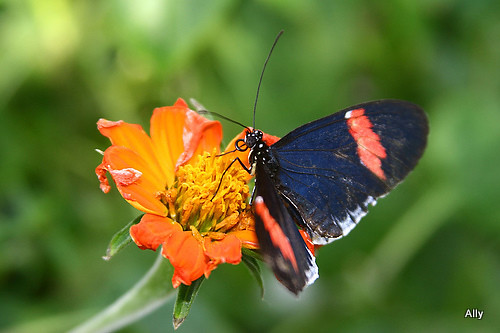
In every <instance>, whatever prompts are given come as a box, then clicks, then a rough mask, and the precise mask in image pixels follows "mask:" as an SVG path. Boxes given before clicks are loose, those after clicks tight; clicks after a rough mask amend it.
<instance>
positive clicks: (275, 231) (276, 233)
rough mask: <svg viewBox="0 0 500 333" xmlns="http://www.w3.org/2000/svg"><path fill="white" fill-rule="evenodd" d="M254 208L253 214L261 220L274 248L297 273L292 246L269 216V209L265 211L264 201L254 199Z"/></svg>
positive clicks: (259, 198)
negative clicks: (257, 215) (288, 261)
mask: <svg viewBox="0 0 500 333" xmlns="http://www.w3.org/2000/svg"><path fill="white" fill-rule="evenodd" d="M254 206H255V212H256V213H257V214H259V216H260V218H261V219H262V222H263V223H264V227H265V228H266V230H267V232H269V236H270V237H271V241H272V242H273V244H274V246H276V247H277V248H278V249H279V250H280V251H281V254H282V255H283V257H284V258H286V259H288V260H290V262H291V263H292V266H293V268H294V269H295V271H296V272H298V271H299V267H298V265H297V260H296V259H295V254H294V253H293V249H292V244H290V240H289V239H288V237H287V236H286V235H285V234H284V233H283V230H281V227H280V226H279V224H278V222H276V220H275V219H274V218H273V217H272V216H271V213H269V209H267V206H266V204H265V203H264V200H262V197H257V198H256V199H255V202H254Z"/></svg>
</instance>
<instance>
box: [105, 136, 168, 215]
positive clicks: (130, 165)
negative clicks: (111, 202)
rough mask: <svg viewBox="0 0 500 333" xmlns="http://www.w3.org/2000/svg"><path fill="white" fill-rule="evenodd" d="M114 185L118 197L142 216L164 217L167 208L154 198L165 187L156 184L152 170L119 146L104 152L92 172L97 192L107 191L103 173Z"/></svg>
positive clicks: (158, 183)
mask: <svg viewBox="0 0 500 333" xmlns="http://www.w3.org/2000/svg"><path fill="white" fill-rule="evenodd" d="M103 170H106V171H108V172H109V173H110V174H111V177H112V178H113V180H114V181H115V184H116V187H117V188H118V190H119V191H120V193H121V195H122V196H123V198H124V199H125V200H127V201H128V202H129V203H130V204H131V205H132V206H134V207H135V208H137V209H139V210H142V211H143V212H146V213H154V214H157V215H162V216H165V215H166V214H167V208H166V207H165V205H164V204H163V203H162V202H161V200H160V199H159V197H158V193H161V192H162V191H164V190H165V184H164V183H161V182H159V181H158V179H157V178H156V172H155V170H154V166H152V165H151V164H149V163H148V161H147V160H145V159H144V158H143V156H141V155H139V154H138V153H137V152H135V151H133V150H131V149H129V148H126V147H122V146H111V147H109V148H108V149H106V151H105V152H104V158H103V162H102V164H101V165H99V166H98V167H97V169H96V173H97V176H98V178H99V180H100V182H101V189H102V190H103V191H105V192H106V191H109V184H107V179H106V176H105V172H104V171H103Z"/></svg>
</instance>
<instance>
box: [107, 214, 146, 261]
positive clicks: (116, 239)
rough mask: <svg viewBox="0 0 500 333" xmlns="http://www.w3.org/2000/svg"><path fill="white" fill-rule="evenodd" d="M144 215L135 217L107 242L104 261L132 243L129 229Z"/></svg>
mask: <svg viewBox="0 0 500 333" xmlns="http://www.w3.org/2000/svg"><path fill="white" fill-rule="evenodd" d="M143 216H144V214H142V215H139V216H137V217H136V218H135V219H133V220H132V221H130V222H129V223H128V224H127V225H126V226H124V227H123V228H122V229H120V231H118V232H117V233H116V234H114V235H113V237H112V238H111V241H110V242H109V245H108V248H107V250H106V255H105V256H103V257H102V259H104V260H109V259H111V258H112V257H113V256H114V255H115V254H117V253H118V252H120V251H121V250H122V249H123V248H125V247H126V246H127V245H129V244H130V243H132V238H131V237H130V232H129V230H130V227H131V226H133V225H134V224H137V223H139V221H141V218H142V217H143Z"/></svg>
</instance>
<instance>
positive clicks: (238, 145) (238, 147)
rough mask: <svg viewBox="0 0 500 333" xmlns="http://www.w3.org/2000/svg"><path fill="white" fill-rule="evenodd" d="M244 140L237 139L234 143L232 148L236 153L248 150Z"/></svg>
mask: <svg viewBox="0 0 500 333" xmlns="http://www.w3.org/2000/svg"><path fill="white" fill-rule="evenodd" d="M245 141H246V140H243V139H238V140H236V142H235V143H234V147H235V148H236V150H238V151H245V150H247V149H248V145H247V144H246V143H245Z"/></svg>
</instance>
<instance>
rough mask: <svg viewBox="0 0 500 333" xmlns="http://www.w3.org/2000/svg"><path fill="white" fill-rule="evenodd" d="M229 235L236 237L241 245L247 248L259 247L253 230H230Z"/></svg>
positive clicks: (254, 248)
mask: <svg viewBox="0 0 500 333" xmlns="http://www.w3.org/2000/svg"><path fill="white" fill-rule="evenodd" d="M229 235H234V236H236V237H238V239H239V240H240V241H241V246H243V247H245V248H247V249H251V250H256V249H258V248H259V241H258V240H257V234H256V233H255V231H253V230H238V231H231V232H230V233H229Z"/></svg>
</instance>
